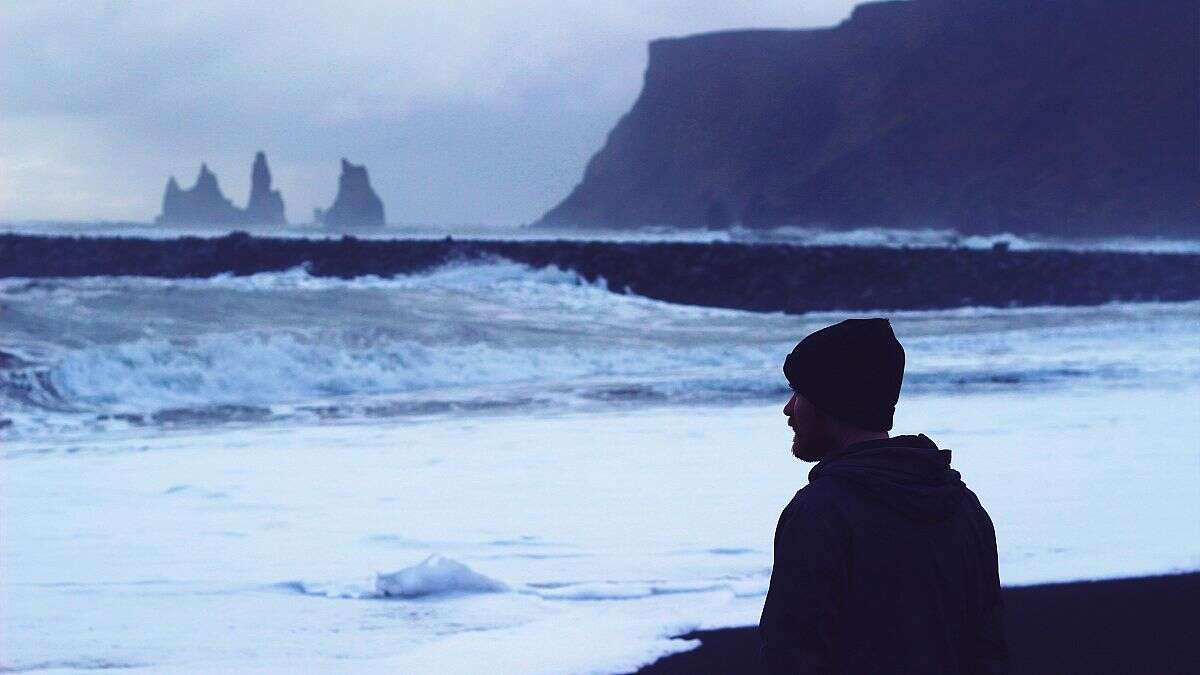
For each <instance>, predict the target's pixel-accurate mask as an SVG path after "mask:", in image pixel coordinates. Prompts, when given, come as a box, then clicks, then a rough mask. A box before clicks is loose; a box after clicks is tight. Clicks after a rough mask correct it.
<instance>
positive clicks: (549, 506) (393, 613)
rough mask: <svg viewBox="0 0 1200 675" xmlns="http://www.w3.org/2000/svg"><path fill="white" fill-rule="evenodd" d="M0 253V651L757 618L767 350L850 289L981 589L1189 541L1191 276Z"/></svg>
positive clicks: (776, 447)
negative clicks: (902, 289)
mask: <svg viewBox="0 0 1200 675" xmlns="http://www.w3.org/2000/svg"><path fill="white" fill-rule="evenodd" d="M0 232H22V233H38V234H51V235H64V236H66V235H69V236H81V235H82V236H93V235H95V236H114V235H115V236H157V237H173V236H180V235H181V234H189V235H193V236H219V235H221V234H225V233H226V232H227V230H225V231H218V230H211V229H197V230H192V231H186V232H179V231H164V230H162V229H161V228H158V229H155V228H151V227H148V226H142V225H137V224H122V223H18V224H7V225H4V226H3V227H0ZM274 234H282V235H284V236H295V237H320V236H326V234H325V233H322V232H314V231H311V230H307V229H305V228H295V229H293V230H289V231H284V232H282V233H278V232H276V233H274ZM442 234H444V233H443V232H440V231H434V230H432V229H430V228H407V229H405V228H394V229H389V230H385V231H380V232H376V233H375V234H371V235H367V236H375V237H380V238H399V239H403V238H423V237H429V236H441V235H442ZM454 236H456V237H464V238H469V237H472V236H476V237H480V238H497V237H499V238H514V239H522V238H538V237H545V236H556V237H563V236H573V237H580V236H581V235H580V234H579V233H555V234H553V235H549V234H544V233H538V232H532V233H531V232H528V231H498V230H495V229H488V228H477V229H475V230H471V229H470V228H459V229H456V230H454ZM587 236H588V237H595V238H605V239H607V240H622V241H624V240H633V241H656V240H671V241H676V240H685V241H709V240H717V241H730V240H734V241H748V242H751V243H753V242H755V241H763V242H764V243H767V242H775V243H777V242H779V241H791V242H794V243H808V244H839V245H846V244H849V245H871V246H880V245H882V246H952V247H963V248H981V247H991V246H994V245H995V244H996V243H997V242H998V241H1003V242H1004V243H1005V244H1007V245H1008V246H1010V247H1011V248H1012V249H1036V248H1071V249H1074V250H1089V249H1102V250H1116V251H1121V250H1132V251H1143V252H1145V251H1164V252H1197V251H1200V242H1195V241H1175V240H1130V239H1109V240H1090V241H1082V240H1077V241H1065V240H1035V239H1030V238H1025V237H1017V236H1013V235H1000V236H997V237H970V236H963V235H958V234H957V233H954V232H949V231H941V230H926V231H917V232H902V231H884V230H860V231H854V232H826V231H817V230H800V229H790V230H780V231H774V232H767V233H748V232H744V231H736V230H735V231H729V232H718V233H714V232H703V233H695V232H673V231H663V230H659V231H644V232H638V233H601V234H595V233H593V234H589V235H587ZM2 272H3V270H0V488H2V491H0V671H7V672H38V673H83V672H91V671H95V670H101V669H104V670H117V671H118V672H124V671H129V672H147V673H151V672H153V673H160V672H162V673H275V672H279V673H292V672H322V673H325V672H329V673H342V672H345V673H374V672H379V673H385V672H386V673H397V672H403V673H478V672H485V671H486V672H491V673H622V672H630V671H633V670H636V669H637V668H638V667H640V666H642V665H645V664H647V663H650V662H652V661H654V660H655V659H657V658H659V657H661V656H664V655H667V654H670V653H674V652H678V651H682V650H686V649H690V648H692V647H694V646H695V642H694V641H689V640H684V639H680V638H678V637H676V636H678V635H681V634H683V633H687V632H689V631H692V630H696V629H707V628H719V627H728V626H743V625H752V624H755V623H756V622H757V620H758V615H759V612H760V611H761V608H762V601H763V597H764V593H765V591H766V587H767V583H768V580H769V576H770V570H771V564H772V556H771V542H772V536H773V533H774V525H775V521H776V519H777V518H778V515H779V511H780V509H781V508H782V507H783V506H784V505H785V504H786V503H787V502H788V500H789V499H790V498H791V496H792V495H793V494H794V493H795V491H796V490H798V489H800V488H801V487H803V486H804V485H805V483H806V481H807V472H808V470H809V468H810V466H811V465H808V464H804V463H802V462H800V461H798V460H796V459H794V458H793V457H792V456H791V454H790V452H789V448H790V430H789V429H788V428H787V426H786V424H785V418H784V416H783V415H782V407H783V405H784V403H785V402H786V399H787V398H788V389H787V385H786V382H785V381H784V379H783V376H782V371H781V367H782V363H783V358H784V356H785V355H786V354H787V353H788V351H790V349H791V348H792V346H793V345H794V344H795V343H796V341H798V340H799V339H800V338H802V337H803V336H804V335H806V334H807V333H809V332H811V331H813V330H816V329H818V328H820V327H823V326H825V325H828V324H831V323H834V322H837V321H840V320H842V319H844V318H849V317H861V316H884V317H887V318H889V319H890V320H891V321H892V324H893V327H894V329H895V331H896V333H897V335H898V337H899V339H900V340H901V342H902V343H903V344H904V347H905V349H906V353H907V371H906V376H905V382H904V388H903V391H902V394H901V401H900V404H899V406H898V408H897V413H896V426H895V429H894V430H893V432H894V433H925V434H927V435H929V436H930V437H932V438H933V440H934V441H935V442H937V443H938V444H939V445H940V446H941V447H946V448H950V449H951V450H952V453H953V465H954V466H955V468H957V469H958V470H959V471H960V472H961V473H962V475H963V478H964V480H965V482H966V483H967V485H968V486H969V487H971V488H972V489H973V490H974V491H975V492H976V494H978V495H979V497H980V499H981V501H982V503H983V504H984V506H985V507H986V508H987V509H988V512H989V513H990V515H991V517H992V520H993V521H994V523H995V526H996V533H997V542H998V548H999V557H1000V573H1001V578H1002V582H1003V583H1004V584H1006V585H1010V586H1012V585H1025V584H1037V583H1045V582H1053V581H1069V580H1080V579H1103V578H1115V577H1126V576H1141V575H1152V574H1163V573H1171V572H1180V571H1193V570H1198V569H1200V518H1197V516H1196V514H1198V513H1200V470H1198V467H1200V464H1198V462H1200V440H1198V439H1200V301H1192V302H1178V303H1160V302H1145V303H1108V304H1103V305H1096V306H1086V307H1057V306H1044V307H1011V308H985V307H958V308H953V309H944V310H931V311H893V310H890V309H889V308H886V307H880V308H878V309H877V310H876V311H873V312H861V311H856V312H853V313H850V312H838V311H833V312H821V313H809V314H803V315H787V314H782V313H761V312H749V311H740V310H733V309H718V308H711V307H698V306H686V305H677V304H670V303H666V302H662V301H658V300H653V299H649V298H645V297H640V296H637V295H634V294H630V293H616V292H612V291H610V290H609V289H608V288H607V286H605V285H604V284H602V283H592V282H588V281H587V280H585V279H583V278H581V277H580V276H579V275H578V274H576V273H575V272H574V271H572V270H570V269H561V268H557V267H553V266H551V267H546V268H540V269H534V268H530V267H526V266H524V265H520V264H517V263H513V262H509V261H505V260H503V259H490V260H479V261H474V262H460V263H451V264H448V265H445V266H443V267H439V268H435V269H432V270H428V271H425V272H422V273H419V274H412V275H403V276H395V277H390V278H382V277H376V276H363V277H357V278H351V279H337V278H325V277H320V278H319V277H314V276H311V275H310V274H309V273H308V272H307V271H306V270H304V269H303V268H297V269H294V270H288V271H283V272H272V273H260V274H254V275H249V276H230V275H221V276H216V277H211V278H205V279H160V278H151V277H140V276H120V277H86V278H70V279H68V278H39V279H30V278H16V277H6V276H2Z"/></svg>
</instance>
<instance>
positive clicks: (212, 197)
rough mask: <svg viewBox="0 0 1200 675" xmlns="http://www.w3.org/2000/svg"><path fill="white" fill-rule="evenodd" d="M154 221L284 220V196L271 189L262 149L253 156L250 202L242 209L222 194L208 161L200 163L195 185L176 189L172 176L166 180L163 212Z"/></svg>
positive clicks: (223, 222) (231, 222)
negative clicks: (188, 188)
mask: <svg viewBox="0 0 1200 675" xmlns="http://www.w3.org/2000/svg"><path fill="white" fill-rule="evenodd" d="M155 222H158V223H166V224H172V225H248V224H279V225H282V224H285V223H287V221H286V220H285V219H284V217H283V197H282V196H280V194H279V191H278V190H272V189H271V170H270V169H268V168H267V156H266V155H265V154H263V153H262V152H261V151H260V152H259V153H258V154H257V155H255V156H254V167H253V169H252V170H251V176H250V202H249V204H248V205H247V206H246V208H245V209H239V208H237V207H236V206H234V205H233V202H231V201H229V200H228V199H226V198H225V195H223V194H221V188H220V187H219V186H218V185H217V177H216V176H215V175H214V174H213V172H211V171H209V170H208V165H207V164H201V165H200V175H199V176H198V177H197V178H196V185H195V186H194V187H192V188H191V189H190V190H181V189H179V184H178V183H176V182H175V177H174V176H171V178H170V180H168V181H167V191H166V193H165V194H164V195H163V212H162V215H160V216H158V218H156V219H155Z"/></svg>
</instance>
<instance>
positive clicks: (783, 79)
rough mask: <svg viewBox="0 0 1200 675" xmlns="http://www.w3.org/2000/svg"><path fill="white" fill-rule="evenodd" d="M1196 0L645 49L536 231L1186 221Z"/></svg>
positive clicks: (1196, 162)
mask: <svg viewBox="0 0 1200 675" xmlns="http://www.w3.org/2000/svg"><path fill="white" fill-rule="evenodd" d="M1198 73H1200V1H1198V0H1155V2H1129V1H1128V0H1061V1H1054V2H1046V1H1043V0H910V1H890V2H878V3H872V4H865V5H860V6H859V7H857V8H856V9H855V10H854V12H853V14H852V15H851V17H850V18H849V19H847V20H846V21H844V22H843V23H841V24H839V25H838V26H835V27H831V28H822V29H812V30H762V31H737V32H725V33H713V34H707V35H697V36H693V37H685V38H678V39H667V40H657V41H655V42H652V43H651V44H650V53H649V64H648V66H647V69H646V74H645V83H644V86H643V89H642V92H641V95H640V96H639V98H638V99H637V101H636V102H635V103H634V106H633V108H632V109H631V110H630V111H629V112H628V113H627V114H626V115H625V116H624V117H623V118H622V119H621V120H620V122H619V123H618V124H617V126H616V127H615V128H614V129H613V130H612V131H611V132H610V134H609V136H608V140H607V142H606V143H605V145H604V147H603V148H602V149H601V150H600V151H599V152H598V153H596V155H595V156H593V157H592V159H591V161H590V162H589V163H588V166H587V169H586V171H585V173H584V176H583V180H582V182H581V183H580V184H579V185H578V186H577V187H576V188H575V189H574V190H573V191H572V192H571V194H570V195H569V196H568V197H567V198H566V199H565V200H563V201H562V203H560V204H558V205H557V206H555V207H554V208H553V209H551V210H550V211H549V212H548V213H546V214H545V216H543V217H542V219H541V220H540V221H538V223H537V224H538V225H553V226H579V227H605V228H614V227H615V228H621V227H636V226H640V225H673V226H681V227H694V226H702V227H703V226H707V227H727V226H731V225H742V226H745V227H770V226H776V225H821V226H826V227H835V228H837V227H846V228H849V227H867V226H882V227H948V228H957V229H958V230H960V231H963V232H998V231H1011V232H1040V233H1053V234H1058V235H1067V236H1071V235H1099V234H1114V233H1125V234H1132V235H1147V234H1197V233H1200V111H1198V107H1197V102H1198V101H1200V76H1198Z"/></svg>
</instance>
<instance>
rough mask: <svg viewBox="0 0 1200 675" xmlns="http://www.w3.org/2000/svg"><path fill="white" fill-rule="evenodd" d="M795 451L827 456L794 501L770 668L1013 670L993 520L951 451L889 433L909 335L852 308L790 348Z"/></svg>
mask: <svg viewBox="0 0 1200 675" xmlns="http://www.w3.org/2000/svg"><path fill="white" fill-rule="evenodd" d="M783 372H784V376H785V377H787V380H788V383H789V384H790V385H791V387H792V390H793V392H794V393H793V394H792V397H791V400H789V401H788V403H787V405H786V406H785V407H784V409H783V413H784V414H785V415H787V418H788V425H789V426H791V427H792V429H793V430H794V432H795V435H794V437H793V440H792V454H793V455H795V456H796V457H797V458H799V459H802V460H804V461H807V462H818V463H817V465H816V466H815V467H813V469H812V471H811V472H809V474H808V480H809V483H808V485H807V486H805V487H804V488H803V489H801V490H800V491H799V492H797V493H796V496H795V497H794V498H793V499H792V501H791V503H789V504H788V505H787V508H785V509H784V510H783V515H781V516H780V518H779V525H778V527H777V528H776V530H775V567H774V569H773V571H772V573H771V586H770V589H769V590H768V591H767V599H766V603H765V604H764V606H763V612H762V621H761V622H760V624H759V632H760V635H761V638H762V654H763V660H764V663H765V665H766V666H767V670H768V671H769V672H777V673H806V674H807V673H830V674H833V673H836V674H838V675H851V674H853V675H859V674H861V675H886V674H889V673H912V674H920V675H936V674H941V673H946V674H949V673H955V674H957V673H964V674H973V673H1005V672H1007V671H1008V656H1007V648H1006V645H1005V640H1004V633H1003V624H1002V615H1001V609H1002V605H1001V600H1000V578H999V572H998V565H997V560H996V534H995V531H994V530H993V528H992V521H991V519H990V518H988V515H987V512H986V511H984V509H983V507H982V506H981V505H980V503H979V499H978V498H977V497H976V496H975V493H973V492H971V491H970V490H968V489H967V487H966V485H964V484H963V482H962V480H961V477H960V476H959V473H958V472H957V471H955V470H954V469H951V468H950V451H949V450H939V449H938V447H937V445H935V444H934V442H933V441H931V440H930V439H929V438H927V437H926V436H925V435H924V434H922V435H918V436H896V437H889V436H888V431H889V430H890V429H891V428H892V413H893V412H894V410H895V406H896V401H897V400H898V399H899V397H900V384H901V381H902V380H903V377H904V349H903V348H902V347H901V346H900V343H899V342H898V341H897V340H896V336H895V334H893V333H892V327H891V325H890V324H889V323H888V322H887V320H885V319H851V320H849V321H843V322H841V323H839V324H836V325H833V326H829V327H827V328H823V329H821V330H819V331H817V332H815V333H813V334H812V335H809V336H808V337H806V338H804V340H803V341H801V342H800V344H798V345H797V346H796V348H795V349H794V350H793V351H792V353H791V354H790V355H789V356H788V357H787V360H786V362H785V363H784V366H783Z"/></svg>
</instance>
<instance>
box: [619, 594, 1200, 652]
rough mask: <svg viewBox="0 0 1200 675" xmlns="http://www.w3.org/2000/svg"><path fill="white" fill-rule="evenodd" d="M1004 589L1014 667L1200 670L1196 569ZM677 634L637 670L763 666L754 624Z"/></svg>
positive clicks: (1010, 650) (1006, 624) (1006, 620)
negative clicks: (665, 652)
mask: <svg viewBox="0 0 1200 675" xmlns="http://www.w3.org/2000/svg"><path fill="white" fill-rule="evenodd" d="M1003 596H1004V603H1005V629H1006V631H1007V635H1008V645H1009V653H1010V655H1011V659H1012V661H1011V671H1012V672H1013V673H1022V674H1024V675H1038V674H1042V673H1045V674H1046V675H1052V674H1053V675H1064V674H1069V673H1088V674H1090V675H1103V674H1106V673H1112V674H1114V675H1115V674H1118V673H1121V674H1131V675H1132V674H1133V673H1155V674H1156V675H1170V674H1174V673H1179V674H1180V675H1183V674H1185V673H1196V672H1200V641H1198V640H1196V625H1197V623H1196V612H1197V608H1200V571H1197V572H1183V573H1176V574H1167V575H1162V576H1152V577H1133V578H1123V579H1107V580H1097V581H1078V582H1067V583H1054V584H1044V585H1035V586H1015V587H1005V588H1004V589H1003ZM677 637H678V638H681V639H692V640H700V641H701V644H700V646H699V647H697V648H696V649H693V650H691V651H687V652H681V653H678V654H672V655H670V656H666V657H663V658H661V659H659V660H658V661H655V662H654V663H652V664H650V665H648V666H645V667H643V668H641V669H639V670H637V671H636V673H637V675H678V674H682V673H735V672H736V673H758V672H763V671H761V670H760V668H759V666H758V632H757V627H756V626H748V627H743V628H725V629H720V630H704V631H696V632H693V633H687V634H685V635H680V636H677Z"/></svg>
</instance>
